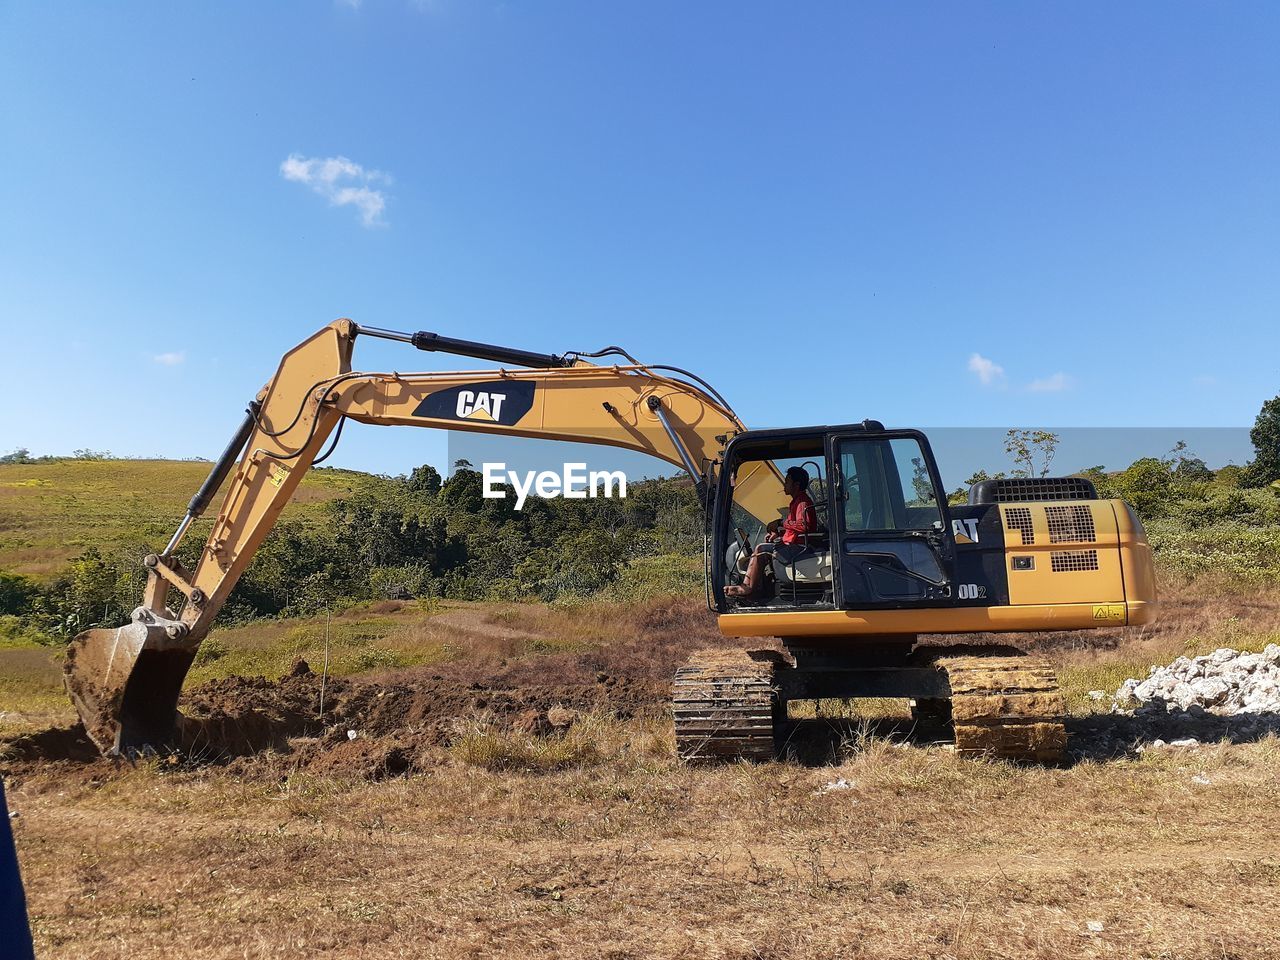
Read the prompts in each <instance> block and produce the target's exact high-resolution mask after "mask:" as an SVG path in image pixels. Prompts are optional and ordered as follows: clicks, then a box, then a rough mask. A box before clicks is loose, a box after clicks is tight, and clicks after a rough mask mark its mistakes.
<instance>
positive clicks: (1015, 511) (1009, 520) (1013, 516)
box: [1004, 507, 1036, 547]
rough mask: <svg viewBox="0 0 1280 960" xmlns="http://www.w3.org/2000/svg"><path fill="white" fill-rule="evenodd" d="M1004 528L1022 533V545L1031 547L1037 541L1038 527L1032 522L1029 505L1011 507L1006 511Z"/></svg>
mask: <svg viewBox="0 0 1280 960" xmlns="http://www.w3.org/2000/svg"><path fill="white" fill-rule="evenodd" d="M1004 528H1005V529H1006V530H1017V531H1018V532H1019V533H1020V534H1022V545H1023V546H1024V547H1029V546H1031V545H1032V544H1033V543H1035V542H1036V528H1035V527H1034V526H1033V525H1032V523H1031V509H1030V508H1029V507H1010V508H1009V509H1008V510H1006V511H1005V512H1004Z"/></svg>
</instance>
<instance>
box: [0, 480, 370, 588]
mask: <svg viewBox="0 0 1280 960" xmlns="http://www.w3.org/2000/svg"><path fill="white" fill-rule="evenodd" d="M209 468H210V464H208V463H204V462H196V461H181V460H74V459H59V460H51V461H42V462H39V463H30V464H22V463H15V464H0V570H8V571H10V572H14V573H20V574H24V575H27V576H33V577H37V578H42V577H47V576H50V575H52V574H54V573H56V572H58V571H59V570H60V569H61V568H62V567H63V566H64V565H65V564H66V562H67V561H68V560H70V559H71V558H72V557H75V556H78V555H79V554H81V553H83V552H84V551H85V549H87V548H89V547H97V548H99V549H103V550H110V551H113V552H114V550H115V549H116V548H118V547H119V546H120V545H122V544H127V543H139V544H145V545H147V546H148V547H150V548H152V549H155V548H157V547H161V546H163V545H164V542H165V540H167V539H168V537H169V535H170V534H171V533H172V532H173V529H174V527H175V526H176V525H177V522H178V520H179V519H180V518H181V517H182V514H183V512H184V511H185V509H186V505H187V501H188V500H190V499H191V496H192V494H194V493H195V491H196V490H197V489H198V488H199V486H200V484H201V483H202V482H203V481H204V478H205V477H206V476H207V475H208V473H209ZM380 482H381V481H380V479H379V478H377V477H374V476H371V475H369V474H365V473H359V472H357V471H351V470H326V469H319V470H314V471H312V472H311V473H310V474H309V475H308V476H307V477H306V479H305V480H303V482H302V487H301V488H300V489H299V491H298V493H297V495H296V497H295V498H294V501H293V503H292V504H290V506H289V508H288V511H287V512H286V514H285V516H286V517H294V518H302V517H305V516H307V514H308V510H309V508H311V507H313V506H314V505H316V504H319V503H323V502H325V501H328V500H332V499H334V498H335V497H340V496H346V495H349V494H351V493H353V492H356V491H359V490H364V489H369V488H370V487H376V486H377V485H378V484H379V483H380ZM214 502H215V504H216V503H218V502H220V501H218V500H216V499H215V501H214ZM211 512H212V511H211Z"/></svg>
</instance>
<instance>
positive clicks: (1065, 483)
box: [969, 477, 1098, 503]
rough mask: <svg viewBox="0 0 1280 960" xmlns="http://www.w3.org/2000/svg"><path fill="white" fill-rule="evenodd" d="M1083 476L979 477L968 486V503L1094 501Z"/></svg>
mask: <svg viewBox="0 0 1280 960" xmlns="http://www.w3.org/2000/svg"><path fill="white" fill-rule="evenodd" d="M1097 499H1098V491H1097V489H1096V488H1095V487H1094V485H1093V481H1092V480H1088V479H1086V478H1085V477H1005V478H1003V479H1000V480H980V481H978V482H977V483H975V484H974V485H973V486H972V487H970V488H969V502H970V503H1026V502H1028V501H1032V500H1097Z"/></svg>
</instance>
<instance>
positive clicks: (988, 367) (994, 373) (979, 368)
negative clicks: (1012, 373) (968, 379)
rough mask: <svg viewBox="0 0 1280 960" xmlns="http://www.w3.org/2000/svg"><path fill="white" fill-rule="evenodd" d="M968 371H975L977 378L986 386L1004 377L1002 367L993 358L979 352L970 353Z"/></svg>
mask: <svg viewBox="0 0 1280 960" xmlns="http://www.w3.org/2000/svg"><path fill="white" fill-rule="evenodd" d="M969 371H970V372H971V373H976V374H977V375H978V379H979V380H981V381H982V385H983V386H986V387H989V386H991V385H992V384H994V383H997V382H998V381H1000V380H1003V379H1004V367H1002V366H1000V364H998V363H996V362H995V361H994V360H989V359H987V358H986V357H984V356H983V355H982V354H980V353H975V354H972V355H971V356H970V357H969Z"/></svg>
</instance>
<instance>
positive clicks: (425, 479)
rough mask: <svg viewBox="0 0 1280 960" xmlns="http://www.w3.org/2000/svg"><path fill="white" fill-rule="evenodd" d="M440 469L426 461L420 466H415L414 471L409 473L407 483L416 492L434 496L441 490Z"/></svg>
mask: <svg viewBox="0 0 1280 960" xmlns="http://www.w3.org/2000/svg"><path fill="white" fill-rule="evenodd" d="M441 482H442V481H441V479H440V471H439V470H437V469H436V468H435V467H433V466H431V464H429V463H424V464H423V465H422V466H420V467H414V468H413V472H412V473H411V474H409V479H408V481H407V482H406V483H405V486H407V487H408V488H409V489H410V490H411V491H413V492H414V493H425V494H427V495H428V496H432V497H434V496H435V495H436V494H437V493H439V492H440V484H441Z"/></svg>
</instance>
